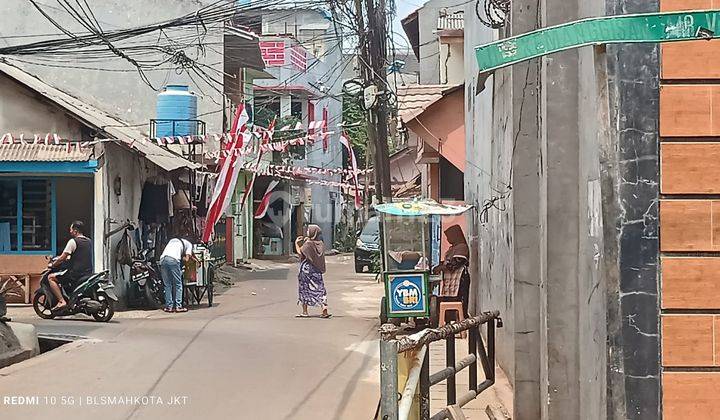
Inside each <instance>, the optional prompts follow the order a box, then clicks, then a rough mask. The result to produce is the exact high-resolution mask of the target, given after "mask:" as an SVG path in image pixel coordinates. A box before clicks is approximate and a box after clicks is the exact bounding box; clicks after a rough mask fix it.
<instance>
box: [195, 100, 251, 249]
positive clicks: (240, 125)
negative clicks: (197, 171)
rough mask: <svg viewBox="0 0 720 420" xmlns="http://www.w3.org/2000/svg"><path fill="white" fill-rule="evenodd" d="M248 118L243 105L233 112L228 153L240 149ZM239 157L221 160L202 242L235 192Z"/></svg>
mask: <svg viewBox="0 0 720 420" xmlns="http://www.w3.org/2000/svg"><path fill="white" fill-rule="evenodd" d="M249 119H250V118H249V116H248V114H247V111H246V109H245V105H244V104H240V106H239V107H238V109H237V110H236V111H235V119H234V120H233V124H232V128H231V134H232V136H231V137H233V138H234V139H235V142H234V143H233V144H232V146H231V148H230V151H231V152H232V151H233V150H235V149H239V148H242V146H243V144H244V136H243V133H244V132H245V130H246V129H247V122H248V121H249ZM238 159H239V156H237V155H236V154H235V153H230V156H229V157H228V158H226V159H222V160H221V162H222V164H221V168H220V176H219V177H218V180H217V184H215V191H213V195H212V199H211V201H210V207H209V208H208V214H207V218H206V220H205V229H203V237H202V240H203V242H208V241H210V236H212V233H213V231H214V230H215V224H216V223H217V222H218V221H219V220H220V217H221V216H222V214H223V212H224V211H225V209H226V208H227V206H228V205H229V203H230V199H231V198H232V194H233V192H234V191H235V184H236V183H237V177H238V174H239V172H240V168H241V166H242V165H240V164H239V163H238Z"/></svg>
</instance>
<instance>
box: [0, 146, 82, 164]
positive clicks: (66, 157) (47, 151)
mask: <svg viewBox="0 0 720 420" xmlns="http://www.w3.org/2000/svg"><path fill="white" fill-rule="evenodd" d="M77 146H78V145H76V144H73V145H72V147H70V150H68V147H67V145H55V144H31V143H30V144H22V143H14V144H0V161H2V162H86V161H88V160H89V159H90V157H92V154H93V148H92V147H80V148H78V147H77Z"/></svg>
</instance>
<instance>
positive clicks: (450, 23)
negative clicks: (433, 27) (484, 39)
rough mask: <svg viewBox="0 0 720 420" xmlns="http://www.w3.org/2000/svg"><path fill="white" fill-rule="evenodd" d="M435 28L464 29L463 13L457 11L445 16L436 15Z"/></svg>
mask: <svg viewBox="0 0 720 420" xmlns="http://www.w3.org/2000/svg"><path fill="white" fill-rule="evenodd" d="M437 28H438V29H439V30H447V29H451V30H453V29H454V30H457V29H460V30H462V29H465V14H464V13H463V12H457V13H453V14H451V15H447V16H440V17H438V23H437Z"/></svg>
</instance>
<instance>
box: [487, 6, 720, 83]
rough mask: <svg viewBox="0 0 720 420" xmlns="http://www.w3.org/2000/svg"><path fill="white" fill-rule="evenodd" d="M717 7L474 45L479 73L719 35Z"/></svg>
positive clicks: (581, 23) (582, 23)
mask: <svg viewBox="0 0 720 420" xmlns="http://www.w3.org/2000/svg"><path fill="white" fill-rule="evenodd" d="M719 24H720V10H704V11H687V12H671V13H645V14H637V15H618V16H604V17H598V18H590V19H582V20H578V21H574V22H569V23H564V24H562V25H557V26H551V27H548V28H543V29H539V30H536V31H533V32H528V33H526V34H522V35H518V36H514V37H511V38H504V39H501V40H498V41H495V42H492V43H489V44H485V45H481V46H479V47H476V48H475V55H476V58H477V62H478V66H479V67H480V73H486V72H490V71H493V70H497V69H500V68H503V67H507V66H511V65H513V64H517V63H520V62H523V61H527V60H531V59H533V58H537V57H542V56H544V55H548V54H552V53H556V52H560V51H565V50H569V49H572V48H578V47H583V46H588V45H596V44H618V43H657V42H671V41H687V40H694V39H712V38H720V33H718V32H719V31H718V29H720V28H718V25H719Z"/></svg>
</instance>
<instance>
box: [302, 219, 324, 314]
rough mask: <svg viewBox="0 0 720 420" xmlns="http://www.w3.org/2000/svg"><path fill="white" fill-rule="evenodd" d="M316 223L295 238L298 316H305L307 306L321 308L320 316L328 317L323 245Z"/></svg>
mask: <svg viewBox="0 0 720 420" xmlns="http://www.w3.org/2000/svg"><path fill="white" fill-rule="evenodd" d="M321 235H322V233H321V230H320V226H318V225H310V226H308V231H307V237H306V238H305V237H302V236H300V237H298V238H297V239H296V240H295V250H296V251H297V253H298V255H300V273H299V274H298V303H299V304H301V305H302V309H303V310H302V313H300V314H298V315H297V317H298V318H307V317H308V316H309V314H308V306H319V307H321V308H322V315H321V317H322V318H330V317H331V316H332V315H331V314H329V313H328V306H327V291H326V290H325V282H323V273H325V245H324V244H323V241H322V240H321Z"/></svg>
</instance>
